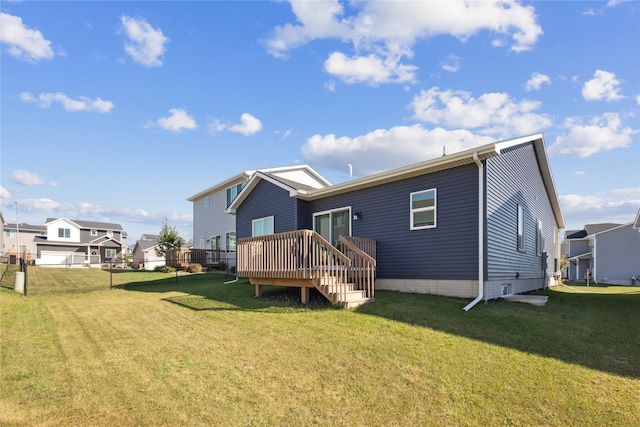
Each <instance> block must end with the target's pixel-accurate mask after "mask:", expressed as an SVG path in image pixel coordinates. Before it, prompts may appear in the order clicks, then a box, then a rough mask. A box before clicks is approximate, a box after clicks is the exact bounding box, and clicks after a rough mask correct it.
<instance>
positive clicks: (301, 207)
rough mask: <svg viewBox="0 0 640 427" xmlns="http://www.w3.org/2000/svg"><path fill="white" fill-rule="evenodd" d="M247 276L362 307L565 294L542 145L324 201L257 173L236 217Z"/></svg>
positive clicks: (560, 224)
mask: <svg viewBox="0 0 640 427" xmlns="http://www.w3.org/2000/svg"><path fill="white" fill-rule="evenodd" d="M227 212H228V213H231V214H234V215H235V216H236V231H237V236H238V274H239V276H241V277H248V278H249V279H250V281H251V283H253V284H254V285H256V294H257V295H260V293H261V292H262V288H261V287H262V286H263V285H284V286H298V287H300V288H301V292H302V293H301V296H302V301H303V302H305V301H306V300H307V299H308V290H309V289H310V288H317V289H319V290H320V292H322V293H323V294H324V295H325V296H326V297H327V298H329V299H330V300H332V301H334V302H336V303H340V304H343V305H345V306H355V305H357V304H361V303H364V302H368V301H371V300H373V298H375V294H374V292H375V290H376V289H385V290H395V291H401V292H415V293H430V294H438V295H446V296H454V297H461V298H474V300H473V301H472V302H471V303H470V304H469V305H468V306H467V307H465V309H469V308H471V307H472V306H473V305H475V304H476V303H477V302H479V301H482V300H488V299H494V298H499V297H501V296H502V295H506V294H516V293H523V292H528V291H532V290H536V289H541V288H544V287H547V286H549V285H551V284H554V283H555V277H557V276H556V273H557V272H558V269H559V266H558V265H559V257H560V248H559V245H560V242H559V237H558V232H559V229H562V228H564V226H565V224H564V219H563V216H562V211H561V209H560V203H559V201H558V196H557V194H556V189H555V184H554V181H553V177H552V174H551V170H550V167H549V162H548V158H547V153H546V148H545V142H544V138H543V136H542V134H536V135H532V136H527V137H522V138H517V139H512V140H508V141H502V142H496V143H492V144H488V145H484V146H481V147H478V148H474V149H471V150H467V151H463V152H459V153H454V154H450V155H446V156H442V157H440V158H436V159H432V160H428V161H424V162H421V163H417V164H413V165H410V166H405V167H401V168H398V169H394V170H390V171H387V172H382V173H378V174H375V175H372V176H368V177H364V178H360V179H355V180H351V181H348V182H344V183H341V184H338V185H333V186H329V187H326V188H321V189H314V188H309V187H306V186H305V185H303V184H299V183H296V182H293V181H287V180H284V179H281V178H278V177H276V176H273V175H270V174H268V173H262V172H257V173H255V174H254V176H253V177H252V178H251V179H250V180H249V181H248V182H247V184H246V185H245V187H244V188H243V190H242V192H241V193H240V194H239V195H238V197H237V198H236V199H235V200H234V201H233V203H232V204H231V205H230V206H229V208H228V210H227Z"/></svg>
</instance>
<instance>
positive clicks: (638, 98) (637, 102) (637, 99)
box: [636, 95, 640, 105]
mask: <svg viewBox="0 0 640 427" xmlns="http://www.w3.org/2000/svg"><path fill="white" fill-rule="evenodd" d="M636 104H638V105H640V95H636Z"/></svg>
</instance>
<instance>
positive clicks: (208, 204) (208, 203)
mask: <svg viewBox="0 0 640 427" xmlns="http://www.w3.org/2000/svg"><path fill="white" fill-rule="evenodd" d="M209 206H210V199H209V196H207V197H205V198H204V207H205V208H208V207H209Z"/></svg>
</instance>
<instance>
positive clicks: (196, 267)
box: [187, 263, 202, 273]
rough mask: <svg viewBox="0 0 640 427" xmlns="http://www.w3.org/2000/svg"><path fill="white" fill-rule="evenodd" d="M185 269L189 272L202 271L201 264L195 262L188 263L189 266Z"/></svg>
mask: <svg viewBox="0 0 640 427" xmlns="http://www.w3.org/2000/svg"><path fill="white" fill-rule="evenodd" d="M187 271H188V272H189V273H200V272H202V266H201V265H200V264H197V263H194V264H189V267H187Z"/></svg>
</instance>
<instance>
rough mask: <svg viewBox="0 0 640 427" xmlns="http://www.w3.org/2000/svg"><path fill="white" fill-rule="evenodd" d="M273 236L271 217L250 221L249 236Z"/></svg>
mask: <svg viewBox="0 0 640 427" xmlns="http://www.w3.org/2000/svg"><path fill="white" fill-rule="evenodd" d="M268 234H273V217H272V216H268V217H266V218H259V219H254V220H253V221H251V236H252V237H258V236H266V235H268Z"/></svg>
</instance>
